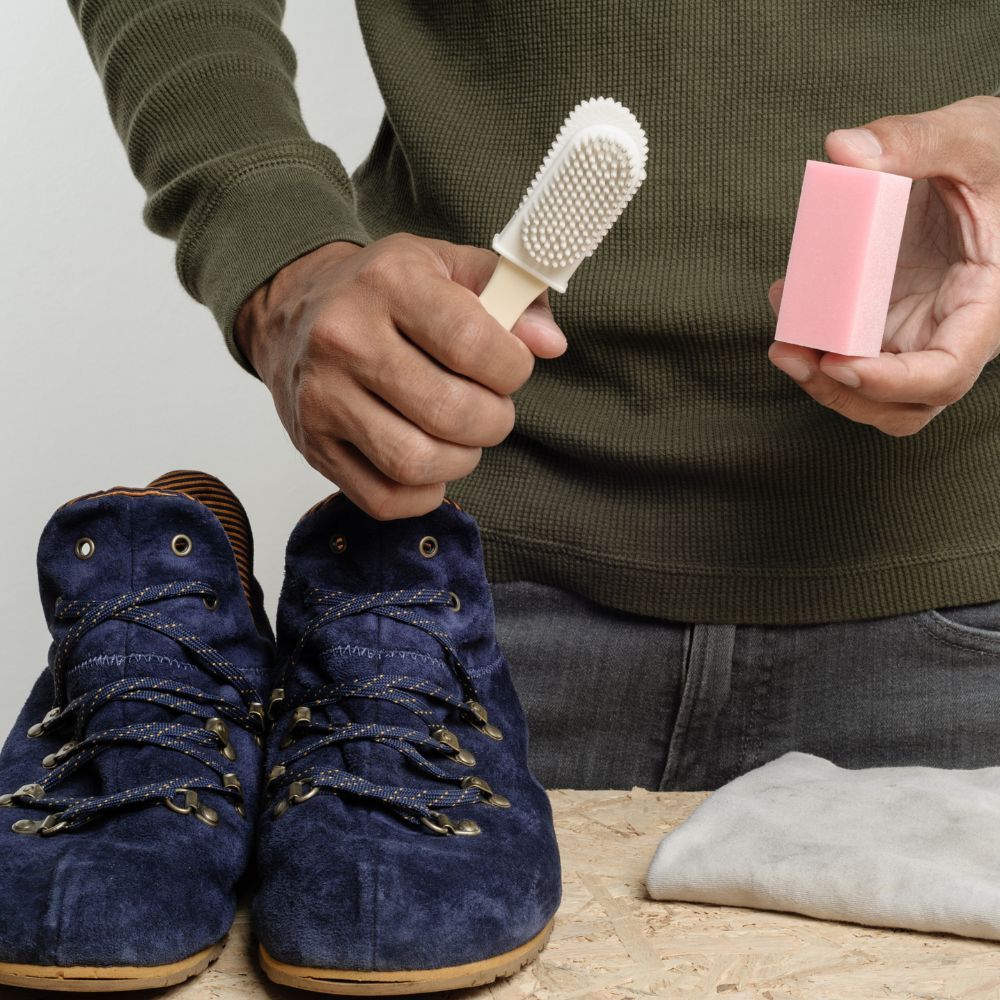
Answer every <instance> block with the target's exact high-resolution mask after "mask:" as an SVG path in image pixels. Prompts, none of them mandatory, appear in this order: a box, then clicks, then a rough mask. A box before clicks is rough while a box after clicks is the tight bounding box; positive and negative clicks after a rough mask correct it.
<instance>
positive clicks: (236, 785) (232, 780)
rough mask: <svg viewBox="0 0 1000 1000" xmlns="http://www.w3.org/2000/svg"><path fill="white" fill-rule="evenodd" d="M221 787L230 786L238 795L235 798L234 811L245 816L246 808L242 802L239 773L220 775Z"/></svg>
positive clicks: (241, 784)
mask: <svg viewBox="0 0 1000 1000" xmlns="http://www.w3.org/2000/svg"><path fill="white" fill-rule="evenodd" d="M222 787H223V788H231V789H233V791H234V792H236V794H237V795H238V796H239V798H238V799H237V800H236V811H237V812H238V813H239V814H240V815H241V816H242V817H244V819H245V818H246V814H247V809H246V806H245V805H244V804H243V783H242V782H241V781H240V778H239V775H237V774H224V775H223V776H222Z"/></svg>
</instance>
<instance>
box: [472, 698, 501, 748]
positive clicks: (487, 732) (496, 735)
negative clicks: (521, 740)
mask: <svg viewBox="0 0 1000 1000" xmlns="http://www.w3.org/2000/svg"><path fill="white" fill-rule="evenodd" d="M465 710H466V712H468V714H469V715H470V716H472V719H471V722H472V725H473V726H474V727H475V728H476V729H478V730H479V731H480V732H481V733H482V734H483V735H484V736H488V737H489V738H490V739H491V740H502V739H503V733H502V732H501V731H500V729H499V728H498V727H497V726H494V725H493V724H492V723H491V722H490V718H489V715H487V713H486V709H485V708H483V706H482V705H480V704H479V702H478V701H473V700H472V699H471V698H470V699H469V700H468V701H467V702H465Z"/></svg>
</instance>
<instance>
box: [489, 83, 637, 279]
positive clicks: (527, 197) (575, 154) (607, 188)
mask: <svg viewBox="0 0 1000 1000" xmlns="http://www.w3.org/2000/svg"><path fill="white" fill-rule="evenodd" d="M647 150H648V144H647V142H646V133H645V132H643V130H642V126H641V125H640V124H639V122H638V121H637V120H636V117H635V115H633V114H632V112H631V111H629V110H628V108H626V107H624V105H622V104H621V103H620V102H619V101H614V100H611V98H608V97H593V98H590V99H589V100H586V101H581V102H580V103H579V104H578V105H577V106H576V107H575V108H574V109H573V110H572V111H571V112H570V114H569V116H568V117H567V118H566V120H565V121H564V122H563V125H562V128H560V130H559V134H558V135H557V136H556V138H555V141H554V142H553V143H552V145H551V146H550V147H549V151H548V153H547V154H546V155H545V159H544V160H543V161H542V165H541V166H540V167H539V168H538V170H537V172H536V173H535V176H534V178H533V179H532V181H531V183H530V184H529V185H528V189H527V191H525V193H524V196H523V197H522V199H521V204H520V205H519V206H518V209H517V211H516V212H515V213H514V216H513V217H512V218H511V220H510V222H508V223H507V225H506V226H505V227H504V229H503V231H502V232H500V233H497V235H496V236H495V237H494V239H493V249H494V250H496V251H497V253H499V254H502V255H503V256H504V257H506V258H507V259H508V260H511V261H513V262H514V263H515V264H517V265H518V266H519V267H521V268H522V269H524V270H525V271H528V272H530V273H531V274H534V275H535V276H536V277H537V278H539V279H541V280H542V281H544V282H545V283H546V284H547V285H549V287H550V288H554V289H555V290H556V291H560V292H563V291H565V290H566V282H567V281H568V280H569V278H570V276H571V275H572V274H573V272H574V270H575V269H576V268H577V266H578V265H579V264H580V262H581V261H582V260H584V258H586V257H589V256H590V255H591V254H592V253H593V252H594V251H595V250H596V249H597V247H598V245H599V244H600V242H601V240H602V239H603V238H604V237H605V235H606V234H607V232H608V230H609V229H610V228H611V227H612V226H613V225H614V224H615V222H616V221H617V219H618V217H619V216H620V215H621V213H622V212H623V211H624V209H625V206H626V205H627V204H628V203H629V201H630V200H631V199H632V196H633V195H634V194H635V193H636V191H637V190H638V189H639V185H640V184H641V183H642V182H643V181H644V180H645V178H646V170H645V167H646V155H647Z"/></svg>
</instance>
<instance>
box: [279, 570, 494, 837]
mask: <svg viewBox="0 0 1000 1000" xmlns="http://www.w3.org/2000/svg"><path fill="white" fill-rule="evenodd" d="M305 603H306V605H307V607H309V608H311V611H312V613H311V616H310V620H309V622H308V624H307V625H306V627H305V629H304V630H303V632H302V635H301V636H300V637H299V640H298V643H297V644H296V647H295V649H294V650H293V651H292V654H291V656H290V657H289V662H288V669H291V668H292V667H294V665H295V664H296V663H297V662H299V660H300V657H301V651H302V647H303V644H304V643H305V641H306V640H307V639H308V637H309V636H311V635H312V634H314V633H315V632H316V631H318V630H319V629H321V628H323V627H324V626H326V625H329V624H331V623H332V622H335V621H339V620H341V619H344V618H346V617H348V616H350V615H359V614H374V615H379V616H381V617H384V618H391V619H393V620H394V621H397V622H403V623H405V624H408V625H412V626H414V627H415V628H419V629H421V630H422V631H423V632H425V633H426V634H427V635H429V636H431V637H433V638H434V639H435V640H437V642H438V643H439V645H440V646H441V649H442V651H443V652H444V658H445V661H446V663H447V664H448V666H449V667H450V668H451V671H452V673H453V675H454V677H455V679H456V682H457V684H456V688H457V692H458V693H456V690H455V689H453V690H451V691H448V690H445V688H443V687H441V686H440V685H438V684H434V683H432V682H430V681H428V680H426V679H424V678H421V677H414V676H411V675H408V674H405V673H394V674H388V673H380V674H377V675H375V676H365V677H348V678H344V679H341V680H338V681H335V682H333V683H330V684H324V685H322V686H319V687H313V688H308V689H305V690H302V691H300V692H297V693H296V697H295V704H294V707H292V706H291V704H290V702H289V699H288V698H286V692H285V689H284V688H277V689H275V691H274V692H273V693H272V696H271V704H270V707H269V713H270V714H271V716H272V718H274V719H275V720H276V721H280V719H281V718H282V717H284V716H290V718H289V721H288V723H287V725H286V728H285V733H284V738H283V739H282V741H281V743H280V749H282V750H285V751H287V752H286V753H285V754H284V755H283V756H282V757H281V758H280V759H279V760H278V761H276V763H275V764H274V766H273V767H272V769H271V772H270V774H269V776H268V783H267V791H268V793H269V794H270V795H272V796H275V797H277V796H278V793H280V792H282V791H285V792H286V794H285V796H284V797H282V798H277V801H276V803H275V806H274V815H275V817H280V816H281V815H283V814H284V813H285V811H287V809H288V808H289V806H294V805H298V804H300V803H302V802H305V801H307V800H308V799H311V798H312V797H313V796H314V795H316V794H317V793H318V792H320V791H325V792H331V793H344V794H346V795H348V796H353V797H356V798H359V799H363V800H366V801H369V802H376V803H379V804H381V805H384V806H386V807H387V808H389V809H390V810H392V811H394V812H395V813H397V814H398V815H399V816H400V817H401V818H402V819H404V820H407V821H409V822H412V823H414V824H421V825H422V826H423V827H425V828H426V829H428V830H431V831H432V832H434V833H442V834H465V835H470V834H477V833H479V832H480V827H479V824H478V823H476V822H475V821H474V820H471V819H462V820H459V821H455V820H453V819H452V818H451V817H449V816H448V815H447V814H446V813H444V812H442V811H441V810H443V809H447V808H452V807H455V806H460V805H465V804H467V803H474V802H486V803H489V804H490V805H493V806H498V807H500V808H507V807H509V805H510V802H509V801H508V800H507V798H506V797H505V796H503V795H501V794H499V793H497V792H494V791H493V789H492V788H491V787H490V785H489V783H488V782H487V781H486V780H485V779H484V778H481V777H479V776H477V775H474V774H466V775H464V776H461V775H459V776H456V775H455V774H453V773H449V771H447V770H445V769H444V768H442V767H441V766H440V765H439V764H438V763H436V762H435V761H434V760H433V759H432V757H429V756H428V754H431V755H437V756H440V755H444V756H445V757H447V758H449V759H450V760H451V762H453V763H458V764H460V765H463V766H464V767H467V768H471V767H474V766H475V763H476V759H475V756H474V755H473V754H472V753H471V752H470V751H469V750H467V749H465V748H463V747H462V746H461V744H460V743H459V740H458V737H457V736H456V735H455V733H454V732H452V730H451V729H449V728H448V726H446V725H445V724H444V720H445V717H446V716H447V714H449V713H451V714H452V715H454V716H456V717H458V718H459V719H461V720H462V721H464V722H467V723H469V724H471V725H472V726H474V727H475V728H477V729H478V730H479V731H480V732H482V733H484V734H485V735H487V736H489V737H491V738H492V739H495V740H500V739H503V734H502V733H501V732H500V730H499V729H498V728H497V727H496V726H494V725H492V724H491V723H490V722H489V718H488V715H487V712H486V709H485V708H483V706H482V704H481V702H480V700H479V695H478V693H477V691H476V687H475V684H474V683H473V681H472V678H471V677H470V676H469V674H468V672H467V671H466V669H465V667H464V666H463V665H462V662H461V660H460V658H459V656H458V651H457V650H456V648H455V645H454V643H453V642H452V640H451V637H450V635H449V633H448V631H447V630H446V629H444V628H442V627H441V626H440V625H439V624H438V623H436V622H434V621H432V620H431V619H429V618H427V617H426V616H424V615H423V614H421V612H420V611H419V609H420V608H429V607H450V608H451V609H452V610H453V611H457V610H458V608H459V606H460V605H459V603H458V600H457V598H456V597H455V595H454V594H453V593H451V592H449V591H446V590H435V589H430V588H415V589H409V590H395V591H377V592H373V593H362V594H353V593H347V592H344V591H339V590H326V589H324V588H319V587H317V588H314V589H313V590H311V591H310V592H309V593H308V594H307V595H306V598H305ZM359 698H362V699H370V700H376V701H378V700H381V701H387V702H391V703H392V704H394V705H399V706H401V707H403V708H405V709H407V710H408V711H409V712H410V713H411V714H412V715H413V716H414V720H415V724H414V726H410V727H408V726H401V725H389V724H384V723H363V722H346V723H345V722H327V721H322V720H321V719H319V718H317V714H318V713H320V712H322V711H323V710H324V709H328V708H329V707H332V706H334V705H338V704H340V703H342V702H345V701H348V700H351V699H359ZM418 725H419V728H418ZM357 740H368V741H372V742H374V743H378V744H380V745H382V746H386V747H390V748H391V749H393V750H395V751H397V752H398V753H400V754H402V756H404V757H405V758H406V759H407V760H408V761H409V762H410V763H411V764H412V765H413V766H414V767H416V768H417V770H419V771H420V772H422V773H423V774H424V775H426V776H428V777H429V778H431V779H434V780H435V781H436V782H437V783H439V787H437V788H434V787H429V788H428V787H402V786H396V785H388V784H381V783H378V782H373V781H370V780H369V779H367V778H365V777H364V776H363V775H360V774H356V773H354V772H353V771H350V770H345V769H343V768H337V767H327V766H323V765H322V764H318V763H316V762H315V757H316V754H317V751H320V750H322V749H323V748H325V747H331V746H334V745H342V744H345V743H349V742H351V741H357Z"/></svg>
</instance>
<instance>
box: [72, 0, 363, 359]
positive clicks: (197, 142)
mask: <svg viewBox="0 0 1000 1000" xmlns="http://www.w3.org/2000/svg"><path fill="white" fill-rule="evenodd" d="M69 4H70V9H71V10H72V12H73V15H74V17H75V18H76V22H77V25H78V26H79V28H80V31H81V33H82V34H83V38H84V41H85V43H86V45H87V48H88V50H89V52H90V57H91V59H92V60H93V63H94V65H95V67H96V68H97V71H98V74H99V75H100V77H101V81H102V83H103V86H104V93H105V96H106V98H107V102H108V107H109V110H110V112H111V117H112V120H113V122H114V126H115V129H116V130H117V132H118V135H119V136H120V137H121V140H122V142H123V144H124V146H125V149H126V152H127V154H128V159H129V164H130V166H131V168H132V171H133V173H134V174H135V176H136V177H137V178H138V180H139V181H140V182H141V183H142V185H143V187H144V188H145V191H146V195H147V199H146V204H145V208H144V211H143V219H144V221H145V223H146V225H147V226H148V227H149V228H150V229H152V230H153V232H155V233H158V234H160V235H162V236H166V237H169V238H170V239H173V240H175V241H176V243H177V254H176V262H177V274H178V276H179V278H180V281H181V284H182V285H183V286H184V288H185V289H186V290H187V291H188V292H189V293H190V294H191V295H192V296H193V297H194V298H195V299H197V300H198V301H199V302H203V303H204V304H205V305H207V306H208V307H209V308H210V309H211V311H212V313H213V314H214V316H215V318H216V321H217V322H218V324H219V326H220V327H221V328H222V332H223V334H224V336H225V338H226V343H227V345H228V347H229V350H230V352H231V353H232V354H233V357H235V358H236V360H237V361H238V362H239V363H240V364H241V365H243V367H244V368H247V369H248V370H250V366H249V364H248V363H247V361H246V359H245V358H243V356H242V354H241V353H240V351H239V349H238V348H237V347H236V345H235V344H234V342H233V330H232V328H233V320H234V318H235V316H236V313H237V312H238V310H239V308H240V306H241V305H242V303H243V302H244V300H245V299H246V297H247V296H248V295H249V294H250V293H251V292H252V291H253V290H254V289H255V288H256V287H257V286H258V285H260V284H261V283H262V282H263V281H265V280H267V279H268V278H269V277H270V276H271V275H273V274H274V273H275V272H276V271H278V270H280V268H282V267H283V266H284V265H285V264H287V263H288V262H289V261H291V260H294V259H295V258H296V257H299V256H301V255H302V254H304V253H308V252H309V251H310V250H314V249H316V248H317V247H319V246H321V245H323V244H324V243H329V242H331V241H334V240H347V241H350V242H353V243H357V244H359V245H361V246H364V245H365V244H367V243H368V242H370V237H369V236H368V234H367V233H366V232H365V230H364V228H363V227H362V225H361V223H360V221H359V220H358V217H357V213H356V210H355V202H354V192H353V189H352V185H351V181H350V178H349V177H348V175H347V172H346V171H345V169H344V166H343V164H342V163H341V162H340V160H339V159H338V158H337V156H336V155H335V154H334V153H333V152H332V151H331V150H330V149H328V148H327V147H326V146H323V145H322V144H320V143H318V142H315V141H313V140H312V138H311V137H310V135H309V133H308V131H307V130H306V127H305V124H304V122H303V121H302V115H301V112H300V109H299V103H298V98H297V96H296V93H295V88H294V84H293V80H294V76H295V68H296V62H295V53H294V51H293V49H292V46H291V44H290V43H289V41H288V38H287V37H286V36H285V35H284V34H283V33H282V30H281V18H282V15H283V13H284V2H283V0H212V2H211V3H205V0H69Z"/></svg>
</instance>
